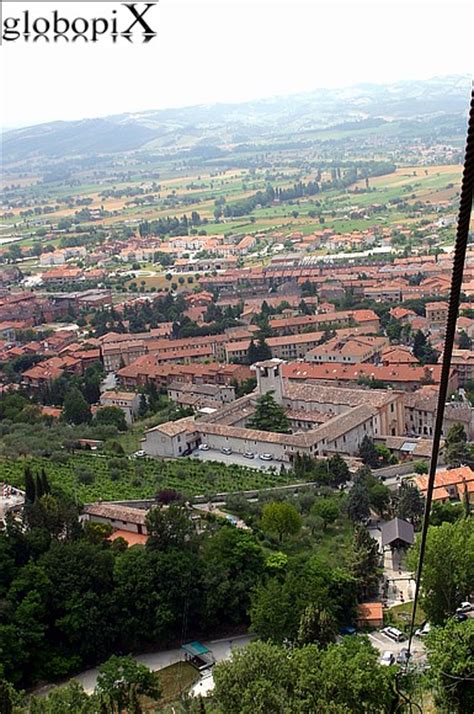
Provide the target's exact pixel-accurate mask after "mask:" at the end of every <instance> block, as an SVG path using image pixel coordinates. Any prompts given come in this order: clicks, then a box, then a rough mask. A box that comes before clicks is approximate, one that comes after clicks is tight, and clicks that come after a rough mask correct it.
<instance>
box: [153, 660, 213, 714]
mask: <svg viewBox="0 0 474 714" xmlns="http://www.w3.org/2000/svg"><path fill="white" fill-rule="evenodd" d="M156 678H157V679H158V681H159V682H160V685H161V690H162V693H163V694H162V697H161V699H160V700H159V703H158V704H159V706H160V711H161V707H162V706H163V705H165V704H169V703H170V702H174V701H176V700H177V699H179V698H180V696H181V695H182V694H184V693H185V692H187V691H188V690H189V689H190V688H191V687H192V685H193V684H194V683H195V682H197V680H198V679H199V672H198V671H197V670H196V669H194V667H192V666H191V665H190V664H189V663H188V662H177V663H176V664H171V665H170V666H169V667H165V668H164V669H160V670H159V671H158V672H156ZM158 704H157V702H156V701H153V700H152V699H148V697H143V698H142V701H141V705H142V709H143V711H144V712H156V711H158V709H157V706H158Z"/></svg>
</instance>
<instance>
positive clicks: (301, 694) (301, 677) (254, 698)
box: [213, 637, 396, 714]
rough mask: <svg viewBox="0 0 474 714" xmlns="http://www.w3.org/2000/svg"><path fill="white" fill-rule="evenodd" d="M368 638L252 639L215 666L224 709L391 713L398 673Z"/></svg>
mask: <svg viewBox="0 0 474 714" xmlns="http://www.w3.org/2000/svg"><path fill="white" fill-rule="evenodd" d="M378 658H379V654H378V652H377V651H376V650H375V649H374V648H373V647H372V646H371V645H370V643H369V641H368V640H367V639H366V638H363V637H346V638H344V640H343V642H341V643H340V644H329V645H328V647H327V648H326V649H320V648H319V647H318V646H317V645H314V644H311V645H306V646H304V647H295V648H293V649H292V650H291V651H289V650H288V649H286V648H284V647H281V646H278V645H274V644H269V643H266V642H259V641H257V642H252V643H251V644H250V645H249V646H248V647H245V648H242V649H238V650H234V652H233V653H232V657H231V659H230V660H226V661H224V662H221V663H219V664H218V665H216V667H215V668H214V681H215V689H214V696H213V701H214V702H215V704H216V706H217V712H218V713H219V714H221V713H222V714H223V713H224V712H225V713H226V714H268V713H269V712H282V713H283V712H285V713H286V712H295V713H300V714H303V713H304V712H318V714H349V712H357V714H369V713H370V714H386V713H387V712H389V711H392V710H393V708H394V706H395V704H396V696H395V695H394V688H393V685H394V679H395V672H394V671H393V668H392V667H381V666H380V665H379V663H378Z"/></svg>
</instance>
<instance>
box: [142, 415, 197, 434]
mask: <svg viewBox="0 0 474 714" xmlns="http://www.w3.org/2000/svg"><path fill="white" fill-rule="evenodd" d="M196 430H197V425H196V423H195V421H194V417H183V419H178V420H177V421H167V422H165V423H164V424H158V426H154V427H153V428H152V429H149V431H160V432H161V433H162V434H166V436H171V437H173V436H177V435H178V434H184V433H185V432H187V431H189V432H194V431H196Z"/></svg>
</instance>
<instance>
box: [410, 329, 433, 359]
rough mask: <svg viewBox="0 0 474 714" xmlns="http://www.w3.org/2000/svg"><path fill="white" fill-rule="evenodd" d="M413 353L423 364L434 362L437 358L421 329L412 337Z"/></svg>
mask: <svg viewBox="0 0 474 714" xmlns="http://www.w3.org/2000/svg"><path fill="white" fill-rule="evenodd" d="M413 354H414V356H415V357H416V358H417V360H419V362H420V363H421V364H423V365H424V364H436V362H437V359H438V353H437V352H436V350H434V349H433V347H432V346H431V343H430V342H429V340H428V339H427V337H426V335H425V334H424V333H423V332H422V331H421V330H418V331H417V332H415V335H414V337H413Z"/></svg>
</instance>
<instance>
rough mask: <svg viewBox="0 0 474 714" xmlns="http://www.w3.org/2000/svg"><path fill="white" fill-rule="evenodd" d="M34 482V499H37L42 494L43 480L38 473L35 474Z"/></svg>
mask: <svg viewBox="0 0 474 714" xmlns="http://www.w3.org/2000/svg"><path fill="white" fill-rule="evenodd" d="M35 483H36V499H37V500H38V499H39V498H41V496H44V491H43V482H42V480H41V474H40V473H37V474H36V479H35Z"/></svg>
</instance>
